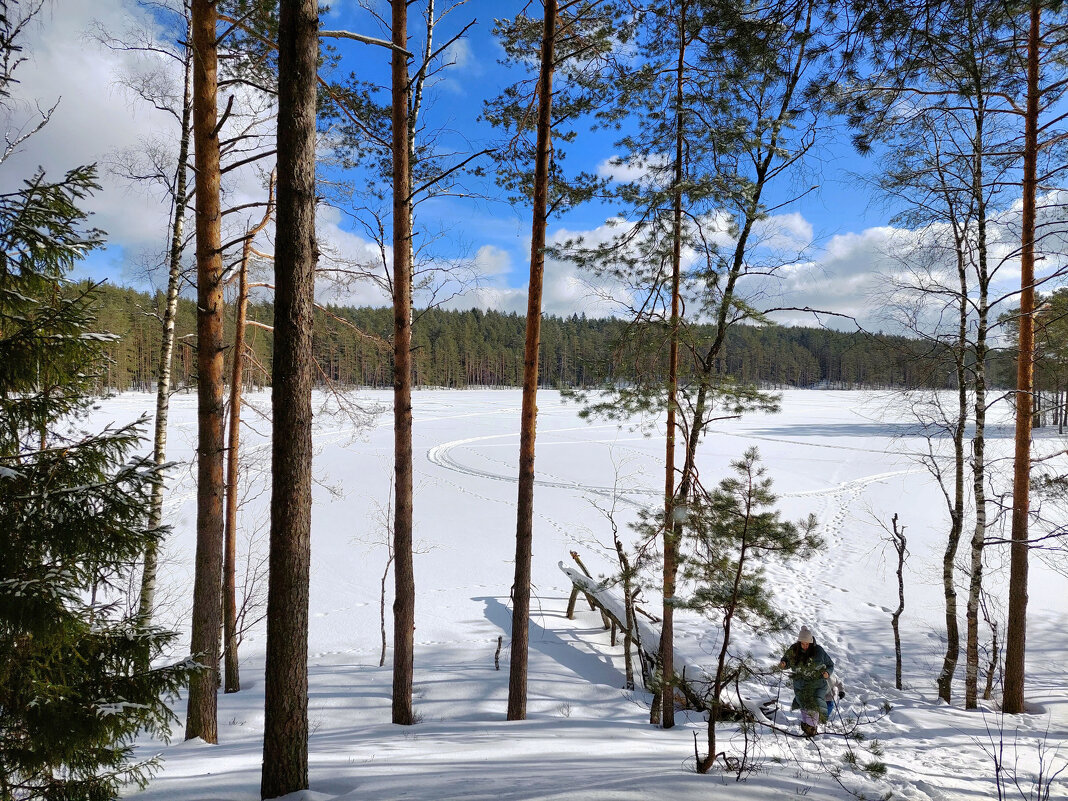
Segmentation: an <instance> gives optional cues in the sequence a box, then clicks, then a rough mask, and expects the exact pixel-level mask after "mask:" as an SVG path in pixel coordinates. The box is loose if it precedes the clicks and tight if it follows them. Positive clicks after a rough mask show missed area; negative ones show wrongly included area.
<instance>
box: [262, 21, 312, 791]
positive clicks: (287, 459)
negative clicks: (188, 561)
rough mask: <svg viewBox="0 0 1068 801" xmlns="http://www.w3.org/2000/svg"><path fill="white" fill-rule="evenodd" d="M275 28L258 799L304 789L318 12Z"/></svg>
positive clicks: (306, 734) (306, 775)
mask: <svg viewBox="0 0 1068 801" xmlns="http://www.w3.org/2000/svg"><path fill="white" fill-rule="evenodd" d="M280 11H281V14H280V17H279V28H278V79H279V80H278V86H279V94H278V211H277V222H276V237H275V287H276V288H275V304H274V362H273V375H272V386H271V409H272V434H271V442H272V448H271V454H272V457H271V476H272V478H271V480H272V486H271V546H270V547H271V551H270V579H269V582H268V590H267V653H266V663H267V668H266V673H265V677H264V733H263V772H262V776H261V779H260V795H261V796H262V797H263V798H275V797H278V796H282V795H287V794H289V793H293V792H296V791H298V790H303V789H307V787H308V585H309V575H310V567H311V506H312V492H311V483H312V481H311V480H312V409H311V388H312V350H311V347H312V309H313V303H314V299H315V298H314V291H315V264H316V261H317V259H318V248H317V245H316V241H315V111H316V78H317V73H316V70H317V67H318V56H319V37H318V31H319V18H318V6H317V4H316V3H315V2H314V0H283V2H282V3H281V7H280Z"/></svg>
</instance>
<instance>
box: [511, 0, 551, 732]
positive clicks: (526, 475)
mask: <svg viewBox="0 0 1068 801" xmlns="http://www.w3.org/2000/svg"><path fill="white" fill-rule="evenodd" d="M556 14H557V0H547V1H546V3H545V16H544V19H543V22H542V35H541V69H540V71H539V73H538V129H537V144H536V148H537V151H536V154H535V161H534V213H533V218H532V222H531V230H530V284H529V287H528V289H527V330H526V344H525V346H524V350H523V410H522V417H521V424H520V426H521V427H520V431H519V500H518V504H517V507H516V533H515V580H514V582H513V583H512V650H511V659H510V662H509V667H508V720H524V719H525V718H526V716H527V649H528V634H529V623H530V563H531V557H532V549H533V539H534V532H533V522H534V440H535V430H536V425H537V416H538V406H537V396H538V352H539V350H540V344H541V297H542V277H543V273H544V269H545V228H546V225H547V219H546V218H547V214H548V208H549V163H550V159H551V156H552V153H551V135H552V101H553V97H552V94H553V58H554V55H553V53H554V45H555V41H556Z"/></svg>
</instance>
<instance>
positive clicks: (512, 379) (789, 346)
mask: <svg viewBox="0 0 1068 801" xmlns="http://www.w3.org/2000/svg"><path fill="white" fill-rule="evenodd" d="M98 291H99V303H98V310H99V311H98V327H99V328H100V329H101V330H102V331H105V332H107V333H110V334H113V335H115V339H114V340H113V341H112V342H111V343H110V344H109V345H108V356H109V363H108V367H107V369H106V371H105V373H104V374H103V376H102V381H103V382H104V383H105V384H106V388H107V389H109V390H115V391H125V390H140V391H151V390H153V389H154V388H155V382H156V371H157V362H158V354H159V346H160V336H161V331H160V326H159V324H158V323H157V322H156V319H155V315H156V314H157V313H162V311H161V309H160V308H159V307H160V306H161V304H162V303H163V301H164V298H163V297H162V296H158V297H153V296H151V295H149V294H147V293H144V292H139V291H137V290H134V289H129V288H120V287H114V286H110V285H106V284H105V285H102V286H100V287H99V288H98ZM228 308H229V313H228V314H227V316H226V318H225V319H226V336H225V338H226V341H228V342H232V341H233V320H234V316H233V308H232V306H230V307H228ZM392 314H393V313H392V310H391V309H388V308H366V307H364V308H350V307H344V306H323V307H319V308H317V309H316V312H315V324H314V334H313V351H314V355H315V366H316V382H317V384H318V385H320V386H323V385H326V384H335V385H339V386H345V387H350V386H364V387H376V388H382V387H389V386H392V382H393V373H392V363H391V352H390V351H391V349H390V345H389V337H390V335H391V329H392V325H393V318H392ZM273 317H274V311H273V308H272V305H271V303H269V302H266V301H259V302H252V303H250V304H249V310H248V319H249V320H250V321H259V322H260V323H262V324H263V325H265V326H269V324H270V322H271V320H273ZM627 325H628V323H627V322H625V321H623V320H620V319H612V318H608V319H589V318H587V317H585V316H584V315H571V316H569V317H566V318H561V317H555V316H546V317H545V318H544V320H543V322H542V341H541V360H540V365H539V380H540V384H541V386H544V387H562V388H580V389H588V388H593V387H597V386H599V385H602V384H604V383H624V384H625V383H627V382H631V381H634V380H636V379H637V375H636V372H637V371H638V370H639V369H644V370H649V371H653V372H652V373H651V374H652V375H653V376H654V377H656V373H655V370H656V369H658V368H657V367H656V366H655V365H656V364H657V362H656V360H655V358H654V355H653V354H646V358H645V359H644V360H643V359H641V358H639V359H637V360H635V359H634V358H625V357H624V356H623V355H622V354H621V353H620V351H619V343H620V342H621V341H623V340H624V330H625V328H626V327H627ZM195 326H196V304H195V303H194V302H193V300H191V299H186V298H183V299H181V300H180V301H179V304H178V314H177V320H176V338H177V346H176V348H175V354H174V376H175V383H176V385H177V386H179V387H192V386H194V385H195V384H196V351H195V341H196V339H195V336H194V331H195ZM525 328H526V319H525V317H523V316H520V315H517V314H514V313H512V314H503V313H500V312H495V311H482V310H480V309H469V310H466V311H446V310H442V309H426V310H422V311H419V312H417V313H416V315H415V319H414V324H413V327H412V375H413V380H414V383H415V385H416V386H421V387H449V388H463V387H472V386H507V387H514V386H519V385H521V383H522V380H523V336H524V331H525ZM699 333H700V332H699ZM246 336H247V340H246V353H247V355H248V357H249V359H248V364H247V365H246V370H245V373H244V375H245V381H246V385H247V386H249V387H253V386H268V385H269V384H270V364H271V348H272V345H273V336H272V333H271V332H270V330H268V329H267V328H263V327H260V326H257V325H255V324H253V325H249V327H248V331H247V334H246ZM680 366H681V369H682V370H683V373H684V374H685V371H686V369H687V364H686V360H685V359H682V360H681V362H680ZM1014 369H1015V368H1014V366H1013V358H1012V354H1011V353H1007V354H994V355H993V356H991V357H989V363H988V370H989V371H990V373H991V375H992V378H993V381H992V383H993V384H994V385H995V386H997V385H1004V384H1005V383H1007V382H1009V381H1011V378H1012V371H1013V370H1014ZM718 370H719V372H720V374H721V375H724V376H730V377H731V378H733V379H734V380H736V381H739V382H741V383H744V384H758V385H762V386H768V387H816V388H839V389H852V388H860V387H879V388H887V387H896V388H901V387H907V388H920V387H923V388H931V389H939V388H947V389H948V388H952V387H953V386H954V378H955V375H954V371H953V364H952V359H951V357H950V355H949V354H948V353H947V352H940V350H939V348H938V347H937V345H932V343H930V342H926V341H923V340H919V339H910V338H908V337H903V336H890V335H883V334H870V333H867V332H842V331H834V330H831V329H826V328H812V327H782V326H766V327H763V326H735V327H734V328H732V329H731V331H730V335H729V337H728V342H727V347H726V350H725V353H724V356H723V358H722V359H721V362H720V365H719V367H718Z"/></svg>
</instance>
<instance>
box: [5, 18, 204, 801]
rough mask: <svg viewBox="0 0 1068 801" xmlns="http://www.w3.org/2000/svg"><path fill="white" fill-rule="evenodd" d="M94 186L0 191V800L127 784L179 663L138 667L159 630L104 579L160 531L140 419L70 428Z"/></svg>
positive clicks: (82, 379) (96, 355)
mask: <svg viewBox="0 0 1068 801" xmlns="http://www.w3.org/2000/svg"><path fill="white" fill-rule="evenodd" d="M4 10H5V11H6V10H7V9H6V8H5V9H4ZM5 21H6V20H5ZM6 41H8V40H6V39H5V42H6ZM95 188H96V183H95V173H94V169H93V168H91V167H81V168H78V169H75V170H72V171H70V172H68V173H67V174H66V175H65V176H64V178H63V179H62V180H60V181H58V182H55V183H52V182H49V181H48V180H47V179H46V178H45V176H44V175H42V174H40V173H38V174H37V175H34V176H33V177H32V178H31V179H29V180H27V181H26V182H25V183H24V184H23V186H22V188H20V189H18V190H16V191H13V192H9V193H5V194H3V195H0V548H2V549H3V553H4V559H3V560H2V563H0V797H3V798H19V799H33V798H63V799H100V798H111V797H113V796H114V795H115V794H116V793H117V792H118V788H119V786H120V785H121V784H123V783H127V782H131V781H132V782H136V783H138V784H142V785H143V784H144V783H145V782H146V781H147V778H148V776H149V774H150V773H151V770H152V767H153V762H152V761H151V760H150V761H148V762H139V763H134V762H132V761H131V741H132V739H133V737H134V736H135V735H136V734H137V732H138V731H140V730H141V729H146V730H148V731H151V732H155V733H166V731H167V729H168V726H169V724H170V722H171V721H172V719H173V715H172V713H171V711H170V709H169V707H168V706H167V703H166V697H167V696H169V695H172V694H174V693H176V692H177V690H178V689H179V688H180V686H181V685H182V684H184V683H185V681H186V680H187V679H188V676H189V674H190V670H189V666H188V665H186V664H182V665H173V666H168V667H158V668H146V667H145V666H146V665H149V664H150V663H151V661H152V660H153V658H155V657H157V656H158V655H159V654H160V652H161V650H162V649H163V648H164V647H165V646H166V645H167V644H168V643H169V642H171V640H172V639H173V638H174V636H175V635H174V634H173V633H172V632H168V631H164V630H162V629H160V628H158V627H151V626H149V627H142V626H140V625H139V618H138V615H137V614H136V610H135V608H134V605H133V604H128V603H124V602H123V601H124V599H123V598H122V596H121V592H120V591H119V589H118V588H120V587H122V586H125V585H126V582H127V580H128V578H129V572H130V569H131V566H132V565H134V564H136V563H137V561H138V560H139V558H140V555H141V554H142V553H143V552H144V550H145V548H146V547H148V546H149V545H151V544H152V543H154V542H155V541H157V540H158V539H159V537H160V535H161V534H162V532H163V529H160V528H156V527H153V526H152V525H150V523H149V510H150V506H151V494H152V489H153V487H155V486H156V484H157V483H158V482H159V481H160V480H161V478H160V474H159V468H158V467H157V466H156V465H155V463H154V462H153V461H152V460H151V458H148V457H133V456H132V455H131V451H132V450H133V449H134V448H135V447H137V446H138V445H139V444H140V442H141V433H140V431H141V428H142V426H143V423H144V421H143V420H142V421H141V422H140V423H138V424H133V425H128V426H124V427H121V428H115V429H111V428H109V429H106V430H105V431H103V432H101V433H98V434H88V433H79V432H78V431H77V417H78V413H79V412H82V411H84V410H85V409H87V408H88V407H89V406H90V404H91V402H92V401H91V398H90V397H89V391H90V387H91V386H92V384H93V382H94V381H95V380H96V374H95V373H94V372H93V368H94V367H95V368H97V369H100V368H101V367H102V366H103V351H104V347H105V345H106V344H107V341H108V337H106V336H103V335H98V334H94V333H93V332H92V328H91V326H92V303H93V294H94V293H93V287H92V286H84V287H82V288H80V289H79V291H77V292H70V291H69V290H70V287H71V285H70V283H69V281H68V279H67V278H66V277H65V276H66V275H67V273H68V272H69V271H70V269H71V267H72V265H73V263H74V262H75V261H76V260H78V259H79V258H81V257H82V256H83V255H84V254H85V253H86V252H88V251H89V250H91V249H92V248H93V247H95V246H97V245H99V244H100V242H101V241H102V239H101V233H100V232H99V231H95V230H92V229H89V228H88V227H87V226H86V215H85V213H84V212H82V211H81V210H80V209H79V205H80V204H81V203H82V202H83V201H84V200H85V199H86V197H87V196H88V195H89V194H91V192H92V191H93V190H94V189H95ZM65 290H67V291H65Z"/></svg>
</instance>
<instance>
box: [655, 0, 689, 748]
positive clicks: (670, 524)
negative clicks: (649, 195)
mask: <svg viewBox="0 0 1068 801" xmlns="http://www.w3.org/2000/svg"><path fill="white" fill-rule="evenodd" d="M687 10H688V3H686V2H685V0H683V2H682V3H681V4H680V6H679V54H678V56H679V57H678V63H677V67H676V69H677V72H676V75H675V165H674V177H673V179H672V190H671V192H672V219H671V320H670V326H671V333H670V337H671V338H670V341H669V343H668V386H667V422H666V428H667V430H666V437H665V440H666V441H665V443H664V444H665V453H664V575H663V596H664V603H663V613H662V614H663V618H664V619H663V622H662V623H661V635H660V664H661V667H662V669H663V679H662V682H661V691H660V692H661V704H662V710H661V717H660V725H661V726H662V727H663V728H665V729H670V728H672V727H673V726H674V725H675V691H674V678H675V578H676V574H677V573H678V559H677V553H676V551H677V549H678V541H679V534H680V533H681V527H680V526H679V525H677V523H676V520H675V503H676V496H675V431H676V426H677V422H676V413H677V411H678V393H679V285H680V281H681V278H680V274H681V271H682V176H683V164H682V156H683V147H684V145H685V141H684V139H685V129H684V126H683V114H684V112H685V108H684V105H683V83H684V81H683V76H684V74H685V70H686V12H687ZM678 500H679V501H682V502H685V497H682V496H680V497H679V498H678Z"/></svg>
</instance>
